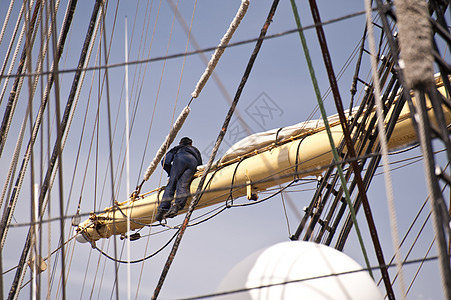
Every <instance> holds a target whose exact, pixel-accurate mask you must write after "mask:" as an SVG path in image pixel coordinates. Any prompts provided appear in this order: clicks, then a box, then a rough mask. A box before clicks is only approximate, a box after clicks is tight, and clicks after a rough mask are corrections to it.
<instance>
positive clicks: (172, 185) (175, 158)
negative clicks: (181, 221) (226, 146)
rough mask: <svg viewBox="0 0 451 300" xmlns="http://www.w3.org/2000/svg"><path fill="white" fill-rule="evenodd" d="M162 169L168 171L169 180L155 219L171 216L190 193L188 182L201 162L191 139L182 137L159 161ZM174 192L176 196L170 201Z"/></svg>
mask: <svg viewBox="0 0 451 300" xmlns="http://www.w3.org/2000/svg"><path fill="white" fill-rule="evenodd" d="M161 164H162V165H163V169H164V170H165V171H166V172H167V173H168V176H169V180H168V184H167V185H166V187H165V189H164V193H163V197H162V199H161V203H160V206H159V207H158V210H157V215H156V216H155V219H156V220H157V221H161V220H162V219H163V217H164V218H173V217H175V216H176V215H177V212H178V211H179V210H180V209H182V208H183V207H185V204H186V200H187V198H188V195H189V194H190V189H189V187H190V184H191V180H192V179H193V176H194V173H195V172H196V169H197V166H199V165H201V164H202V157H201V155H200V152H199V150H198V149H197V148H196V147H194V146H193V141H192V140H191V139H190V138H188V137H184V138H182V139H181V140H180V143H179V145H178V146H175V147H174V148H172V149H171V150H169V152H168V153H166V158H165V159H164V160H163V161H162V162H161ZM174 193H176V195H177V197H176V199H175V201H174V203H172V206H171V202H172V199H173V198H174Z"/></svg>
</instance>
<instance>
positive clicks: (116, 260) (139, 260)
mask: <svg viewBox="0 0 451 300" xmlns="http://www.w3.org/2000/svg"><path fill="white" fill-rule="evenodd" d="M178 232H179V231H178V230H177V231H176V232H175V233H174V235H173V236H172V237H171V238H170V239H169V240H168V241H167V242H166V244H164V245H163V246H162V247H161V248H160V249H158V250H157V251H155V252H154V253H152V254H150V255H148V256H146V257H143V258H140V259H137V260H131V261H125V260H120V259H117V258H114V257H111V256H109V255H108V254H107V253H105V252H103V251H102V250H100V249H99V248H97V246H96V245H95V243H91V246H92V248H94V249H96V250H97V251H99V252H100V254H102V255H103V256H105V257H106V258H108V259H110V260H112V261H114V262H117V263H121V264H128V263H130V264H135V263H139V262H143V261H146V260H148V259H149V258H152V257H154V256H155V255H157V254H158V253H160V252H161V251H163V250H164V249H165V248H166V247H167V246H168V245H169V243H171V242H172V240H173V239H174V238H175V237H176V236H177V234H178ZM86 240H88V241H89V239H88V238H86Z"/></svg>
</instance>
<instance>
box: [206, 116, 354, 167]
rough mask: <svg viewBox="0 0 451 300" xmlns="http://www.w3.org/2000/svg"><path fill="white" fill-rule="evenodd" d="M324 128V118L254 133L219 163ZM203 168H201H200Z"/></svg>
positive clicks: (335, 119)
mask: <svg viewBox="0 0 451 300" xmlns="http://www.w3.org/2000/svg"><path fill="white" fill-rule="evenodd" d="M357 109H358V108H354V109H353V110H352V114H354V113H355V112H357ZM327 120H328V122H329V124H334V123H336V122H339V121H340V120H339V116H338V114H335V115H333V116H330V117H328V118H327ZM321 128H324V121H323V120H322V119H317V120H310V121H304V122H301V123H298V124H295V125H291V126H287V127H282V128H276V129H271V130H268V131H265V132H258V133H254V134H252V135H250V136H248V137H245V138H244V139H242V140H240V141H238V142H237V143H235V144H234V145H233V146H232V147H230V148H229V150H227V152H226V153H225V154H224V155H223V156H222V158H221V159H220V160H219V163H226V162H228V161H231V160H233V159H235V158H237V157H240V156H243V155H246V154H248V153H251V152H253V151H255V150H258V149H261V148H264V147H266V146H269V145H271V144H277V143H282V142H284V141H287V140H289V139H291V138H293V137H295V136H299V135H301V134H305V133H308V132H311V131H315V130H318V129H321ZM199 169H201V168H199Z"/></svg>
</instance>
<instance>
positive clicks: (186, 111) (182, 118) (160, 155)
mask: <svg viewBox="0 0 451 300" xmlns="http://www.w3.org/2000/svg"><path fill="white" fill-rule="evenodd" d="M190 111H191V109H190V108H189V107H188V106H186V107H185V108H184V109H183V111H182V112H181V113H180V115H179V116H178V118H177V120H176V121H175V123H174V126H173V127H172V129H171V131H170V132H169V134H168V135H167V136H166V139H165V140H164V142H163V144H162V145H161V146H160V149H159V150H158V152H157V154H155V157H154V159H153V160H152V162H151V163H150V165H149V167H148V168H147V170H146V174H144V181H147V180H149V178H150V175H152V173H153V172H154V171H155V169H156V168H157V166H158V164H159V163H160V161H161V159H162V158H163V157H164V155H165V154H166V151H167V150H168V148H169V146H170V145H171V144H172V142H173V141H174V139H175V137H176V136H177V133H178V132H179V130H180V128H182V125H183V123H185V120H186V118H187V117H188V115H189V113H190Z"/></svg>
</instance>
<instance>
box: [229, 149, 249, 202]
mask: <svg viewBox="0 0 451 300" xmlns="http://www.w3.org/2000/svg"><path fill="white" fill-rule="evenodd" d="M245 159H246V158H244V157H243V158H241V159H240V160H239V162H238V163H237V164H236V167H235V170H233V175H232V182H231V183H230V192H229V197H228V198H227V200H226V207H228V206H229V205H230V204H229V200H230V203H232V204H231V205H233V195H232V193H233V182H234V181H235V175H236V172H237V170H238V167H239V166H240V164H241V162H243V161H244V160H245Z"/></svg>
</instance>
